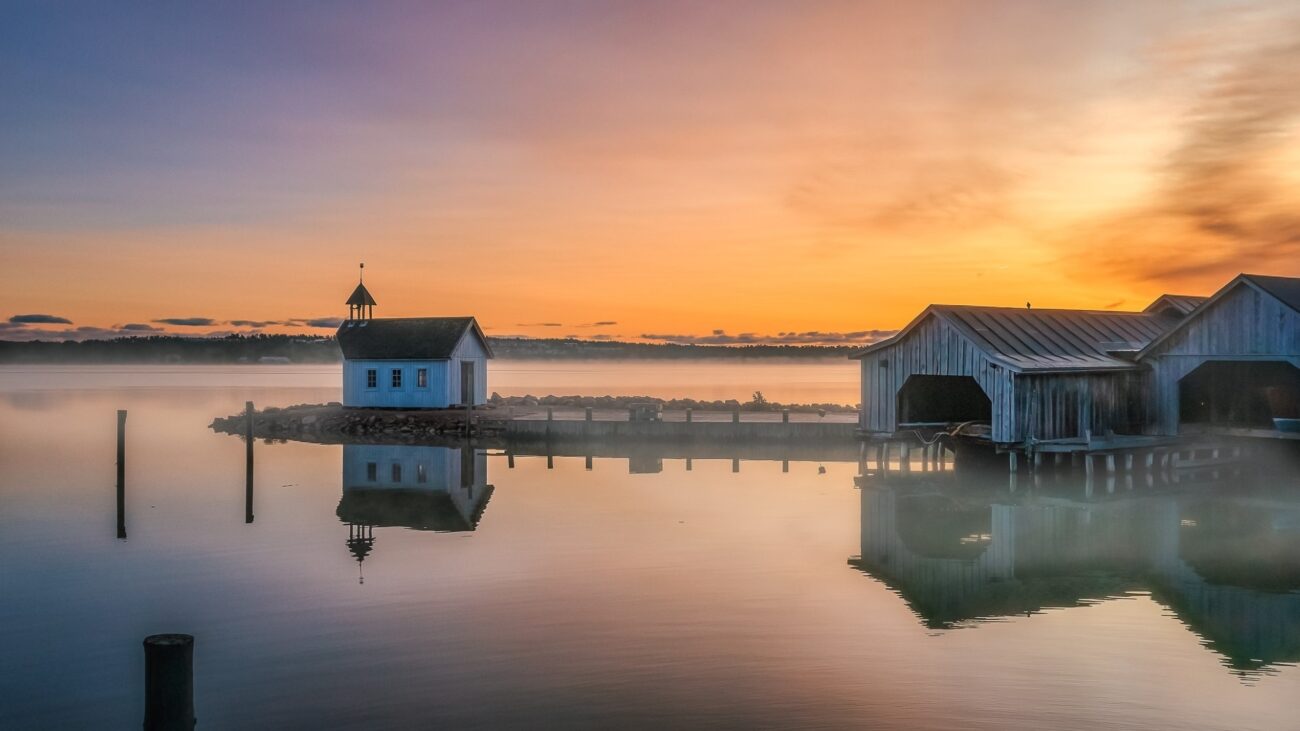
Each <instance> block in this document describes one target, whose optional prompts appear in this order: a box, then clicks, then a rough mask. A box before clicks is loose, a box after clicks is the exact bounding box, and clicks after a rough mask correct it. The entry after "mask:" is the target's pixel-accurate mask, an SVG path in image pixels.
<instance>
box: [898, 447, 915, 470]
mask: <svg viewBox="0 0 1300 731" xmlns="http://www.w3.org/2000/svg"><path fill="white" fill-rule="evenodd" d="M898 468H899V469H901V470H902V471H903V472H911V471H912V445H910V444H908V443H907V442H899V443H898Z"/></svg>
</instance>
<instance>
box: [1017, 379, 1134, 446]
mask: <svg viewBox="0 0 1300 731" xmlns="http://www.w3.org/2000/svg"><path fill="white" fill-rule="evenodd" d="M1144 380H1145V379H1144V378H1143V377H1142V374H1141V373H1140V372H1137V371H1119V372H1099V373H1041V374H1035V373H1027V374H1018V375H1017V376H1016V377H1015V386H1014V389H1013V393H1014V395H1015V398H1014V400H1015V406H1016V413H1015V416H1014V423H1015V441H1024V440H1032V439H1037V440H1043V439H1066V438H1071V437H1082V436H1085V435H1086V434H1088V433H1089V432H1091V433H1092V434H1095V435H1097V436H1102V435H1104V434H1105V433H1106V432H1108V431H1113V432H1115V433H1116V434H1139V433H1141V432H1142V430H1143V427H1144V426H1145V424H1146V408H1145V402H1144V399H1143V395H1142V390H1143V385H1144Z"/></svg>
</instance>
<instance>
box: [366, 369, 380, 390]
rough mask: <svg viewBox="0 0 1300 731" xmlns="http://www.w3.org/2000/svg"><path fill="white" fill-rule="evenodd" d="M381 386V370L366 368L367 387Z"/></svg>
mask: <svg viewBox="0 0 1300 731" xmlns="http://www.w3.org/2000/svg"><path fill="white" fill-rule="evenodd" d="M378 387H379V371H377V370H375V369H374V368H367V369H366V388H378Z"/></svg>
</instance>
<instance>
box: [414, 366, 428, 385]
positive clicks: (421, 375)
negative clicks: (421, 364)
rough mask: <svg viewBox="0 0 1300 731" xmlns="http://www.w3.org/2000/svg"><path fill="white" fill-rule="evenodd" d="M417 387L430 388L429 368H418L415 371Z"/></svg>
mask: <svg viewBox="0 0 1300 731" xmlns="http://www.w3.org/2000/svg"><path fill="white" fill-rule="evenodd" d="M415 387H416V388H428V387H429V369H428V368H416V369H415Z"/></svg>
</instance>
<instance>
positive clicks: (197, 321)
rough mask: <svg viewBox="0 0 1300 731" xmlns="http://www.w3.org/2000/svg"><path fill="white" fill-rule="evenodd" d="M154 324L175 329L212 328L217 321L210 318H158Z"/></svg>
mask: <svg viewBox="0 0 1300 731" xmlns="http://www.w3.org/2000/svg"><path fill="white" fill-rule="evenodd" d="M154 322H156V323H159V324H162V325H175V326H177V327H212V326H213V325H217V324H219V323H218V321H217V320H214V319H212V318H211V317H160V318H158V319H157V320H154Z"/></svg>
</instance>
